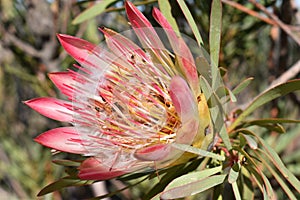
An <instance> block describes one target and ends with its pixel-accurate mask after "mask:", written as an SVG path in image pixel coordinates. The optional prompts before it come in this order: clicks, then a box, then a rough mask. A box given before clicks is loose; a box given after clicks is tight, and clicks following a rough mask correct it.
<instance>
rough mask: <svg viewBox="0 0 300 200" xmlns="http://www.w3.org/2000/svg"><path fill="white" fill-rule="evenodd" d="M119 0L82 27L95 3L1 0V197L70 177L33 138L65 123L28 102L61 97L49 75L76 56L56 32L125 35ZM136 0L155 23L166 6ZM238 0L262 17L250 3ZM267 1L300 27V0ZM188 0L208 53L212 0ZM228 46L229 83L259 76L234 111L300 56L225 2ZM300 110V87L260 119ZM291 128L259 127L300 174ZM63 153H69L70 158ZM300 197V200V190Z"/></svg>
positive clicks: (175, 9) (223, 58) (272, 29)
mask: <svg viewBox="0 0 300 200" xmlns="http://www.w3.org/2000/svg"><path fill="white" fill-rule="evenodd" d="M111 2H112V3H111V4H110V5H109V6H110V7H109V9H107V10H106V12H104V13H101V15H97V16H96V17H93V18H92V19H90V20H87V21H84V22H82V23H75V24H74V21H73V20H74V19H75V17H76V16H78V15H79V14H80V13H83V11H84V10H85V9H86V8H88V7H91V6H92V5H93V4H94V2H93V1H76V0H71V1H62V0H53V1H45V0H42V1H40V0H13V1H10V0H1V1H0V19H1V24H0V38H1V40H0V52H1V54H0V109H1V110H0V127H1V128H0V141H1V142H0V160H1V161H0V196H1V197H5V196H6V197H9V199H35V198H36V194H37V193H38V192H39V191H40V189H41V188H42V186H45V185H47V184H49V183H50V182H53V181H55V180H57V179H58V178H59V177H62V176H63V174H64V171H63V168H61V167H58V166H56V165H54V164H53V163H52V162H51V159H52V156H51V154H50V152H49V149H46V148H44V147H42V146H41V145H39V144H36V143H35V142H34V141H33V138H34V137H35V136H37V135H38V134H40V133H42V132H43V131H45V130H48V129H51V128H54V127H58V126H61V125H62V124H60V123H58V122H55V121H52V120H49V119H46V118H45V117H43V116H40V115H39V114H37V113H35V112H34V111H32V110H30V109H29V108H27V107H26V106H25V105H23V104H22V101H24V100H28V99H31V98H34V97H38V96H53V97H57V96H60V95H61V94H59V93H58V91H57V89H56V88H55V87H54V86H53V84H51V83H50V81H49V79H48V78H47V73H49V72H53V71H62V70H65V69H67V68H68V67H71V66H72V64H73V63H74V61H73V59H72V58H70V57H69V56H67V55H66V53H65V52H64V51H63V50H62V48H61V47H60V45H59V44H58V41H57V39H56V36H55V35H56V33H66V34H70V35H75V36H77V37H83V38H85V39H87V40H89V41H91V42H93V43H99V42H100V41H101V40H102V39H103V36H102V35H101V34H100V33H99V32H98V31H97V27H99V26H106V27H109V28H112V29H115V30H117V31H118V32H121V31H123V30H126V29H128V28H129V26H128V24H127V20H126V17H125V15H124V10H123V8H122V6H123V5H122V1H111ZM134 2H135V3H137V4H139V5H141V6H140V7H139V8H140V9H141V10H142V11H143V12H144V14H145V15H146V16H147V18H148V19H150V20H151V19H152V21H153V18H152V16H151V7H152V6H158V3H157V2H156V1H134ZM237 2H238V3H240V5H243V6H244V7H246V8H248V9H250V10H253V11H256V12H257V13H260V14H262V13H261V11H260V10H258V8H257V7H255V6H254V5H253V4H251V3H249V2H248V1H244V0H239V1H237ZM287 2H289V3H287ZM260 3H261V4H262V5H264V6H265V7H266V8H267V9H268V10H270V11H271V12H273V13H274V14H275V15H276V16H278V17H279V19H281V20H282V21H283V22H284V23H286V24H288V25H290V27H291V28H292V30H296V31H297V30H298V31H299V24H300V19H299V12H298V11H297V7H295V1H292V0H287V1H281V0H277V1H276V0H264V1H261V2H260ZM170 4H171V7H172V14H173V16H174V18H175V19H176V21H177V24H178V26H179V29H180V31H181V32H183V33H185V34H187V35H189V36H191V37H193V33H192V30H191V29H190V27H189V26H188V24H187V22H186V19H185V17H184V15H183V14H182V12H181V10H180V7H179V5H178V4H177V2H176V1H174V0H171V1H170ZM187 5H188V8H189V10H190V12H191V13H192V15H193V17H194V19H195V21H196V23H197V25H198V29H199V30H200V33H201V35H202V39H203V43H204V47H205V48H206V49H207V50H208V48H209V45H208V44H209V24H210V23H209V19H210V10H211V1H210V0H206V1H193V0H189V1H187ZM298 9H299V8H298ZM99 14H100V13H99ZM77 19H78V18H77ZM72 22H73V23H72ZM153 24H155V23H154V21H153ZM298 36H299V34H298ZM220 50H221V52H220V60H219V63H220V64H219V65H220V66H221V67H223V68H225V69H226V70H227V73H226V75H225V77H224V81H225V84H226V85H227V86H228V87H229V88H233V87H234V86H236V85H238V84H239V83H240V82H241V80H244V79H246V78H247V77H254V81H252V83H251V85H250V86H249V87H248V88H247V90H246V91H244V92H243V93H241V94H240V95H238V100H239V101H238V102H237V105H231V106H230V108H229V109H230V110H231V109H232V108H236V107H237V108H238V107H242V106H243V105H244V104H245V103H246V102H248V100H249V99H251V98H253V97H254V96H256V95H257V94H258V93H259V92H260V91H263V90H264V89H265V88H267V87H268V86H269V85H270V84H271V83H272V81H274V80H276V78H278V77H279V76H280V75H282V74H283V73H284V72H286V71H287V70H288V69H289V68H290V67H291V66H293V65H294V64H295V63H296V62H297V61H298V60H299V59H300V53H299V52H300V49H299V45H298V44H297V43H296V42H295V41H294V40H293V39H291V38H290V37H289V36H288V35H286V34H285V32H284V31H282V30H281V29H280V28H278V26H274V25H270V24H268V23H266V22H264V21H262V20H260V19H258V18H256V17H253V16H251V15H249V13H245V12H243V11H241V10H239V9H237V8H234V7H232V6H230V5H228V4H223V17H222V34H221V47H220ZM296 77H298V78H299V74H294V78H296ZM299 108H300V95H299V92H298V93H297V92H295V93H292V94H290V95H288V96H286V97H283V98H280V99H278V100H275V101H272V103H270V104H268V105H267V106H264V107H263V108H262V109H260V110H259V111H257V112H255V113H254V114H253V115H252V118H253V119H255V118H271V117H286V118H290V119H299V117H300V113H299ZM232 114H234V113H232ZM284 128H285V129H286V133H284V134H278V133H276V132H274V131H273V132H271V131H269V130H268V129H262V128H257V127H254V128H253V130H252V131H253V132H255V133H257V134H258V135H259V136H260V137H262V138H264V140H265V141H266V142H267V143H269V144H270V145H271V146H272V147H273V148H274V149H275V150H276V151H277V153H278V154H279V155H281V157H282V159H283V161H284V162H285V163H287V168H288V169H290V170H291V172H292V173H293V174H295V175H296V176H297V177H298V178H299V177H300V170H299V169H300V160H299V155H300V148H299V147H300V128H299V125H293V124H291V125H284ZM257 156H258V155H257ZM57 157H58V158H66V155H63V154H62V155H57ZM270 173H272V172H270ZM266 175H269V174H268V173H266ZM249 180H250V179H248V181H249ZM151 181H153V182H155V181H154V180H151ZM270 182H271V184H272V185H273V187H274V188H275V189H278V188H279V185H278V184H277V183H276V181H274V180H273V179H271V181H270ZM108 184H109V187H108V188H112V189H120V187H122V186H123V185H121V186H120V184H121V183H118V182H116V181H111V182H109V183H108ZM150 184H152V183H150ZM148 188H149V185H147V184H146V185H145V183H143V184H142V185H140V186H139V187H137V188H134V189H133V190H132V193H128V192H127V193H126V192H123V193H122V194H121V195H120V197H119V198H123V199H137V198H138V197H140V196H143V195H145V194H146V192H147V189H148ZM148 192H149V191H148ZM74 194H75V196H76V197H74ZM80 195H86V196H80ZM276 195H277V198H278V199H285V198H286V196H285V195H284V194H283V192H281V191H280V190H278V193H276ZM92 196H93V194H92V192H91V190H79V189H78V190H74V189H72V188H71V189H68V190H63V192H55V193H53V194H50V195H47V196H45V197H41V198H45V199H52V198H54V199H70V198H71V197H73V199H81V198H84V197H92ZM297 197H298V198H300V197H299V195H298V196H297ZM190 199H191V198H190ZM195 199H197V197H195Z"/></svg>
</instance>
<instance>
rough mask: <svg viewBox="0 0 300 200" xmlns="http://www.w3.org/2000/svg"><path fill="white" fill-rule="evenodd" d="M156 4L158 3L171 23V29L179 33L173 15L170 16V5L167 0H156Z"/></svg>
mask: <svg viewBox="0 0 300 200" xmlns="http://www.w3.org/2000/svg"><path fill="white" fill-rule="evenodd" d="M158 5H159V9H160V11H161V12H162V14H163V15H164V16H165V17H166V19H167V20H168V22H169V23H170V24H171V26H172V28H173V30H174V31H175V32H176V34H180V32H179V28H178V26H177V23H176V21H175V19H174V17H173V16H172V12H171V6H170V3H169V1H166V0H158Z"/></svg>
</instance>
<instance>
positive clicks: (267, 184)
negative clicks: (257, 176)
mask: <svg viewBox="0 0 300 200" xmlns="http://www.w3.org/2000/svg"><path fill="white" fill-rule="evenodd" d="M261 177H262V179H263V181H264V183H265V184H264V186H265V187H266V192H267V197H268V198H267V199H275V196H274V190H273V188H272V185H271V183H270V181H269V180H268V178H267V177H266V175H264V174H263V173H261Z"/></svg>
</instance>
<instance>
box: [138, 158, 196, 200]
mask: <svg viewBox="0 0 300 200" xmlns="http://www.w3.org/2000/svg"><path fill="white" fill-rule="evenodd" d="M200 162H201V160H195V161H193V162H191V163H189V164H188V165H178V166H174V167H171V168H169V169H165V170H164V171H165V174H164V175H163V176H160V181H159V183H158V184H156V185H154V186H153V187H152V188H151V189H150V191H148V192H147V194H145V195H144V196H143V197H142V199H143V200H148V199H151V198H152V197H154V196H155V195H157V194H158V193H160V192H162V191H163V190H164V188H165V187H166V186H167V185H168V184H169V183H170V182H171V181H173V180H174V179H176V178H177V177H180V176H182V175H184V174H186V173H188V172H191V171H194V170H195V169H196V168H197V167H198V166H199V164H200Z"/></svg>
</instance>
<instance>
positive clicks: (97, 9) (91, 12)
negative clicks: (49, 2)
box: [72, 0, 116, 25]
mask: <svg viewBox="0 0 300 200" xmlns="http://www.w3.org/2000/svg"><path fill="white" fill-rule="evenodd" d="M115 1H116V0H105V1H101V2H99V3H97V4H95V5H93V6H92V7H90V8H87V9H86V10H84V11H83V12H82V13H80V14H79V15H78V16H77V17H76V18H75V19H74V20H73V21H72V24H74V25H75V24H80V23H82V22H84V21H86V20H88V19H91V18H93V17H95V16H97V15H100V14H101V13H103V12H104V11H105V9H106V7H107V6H108V5H110V4H111V3H113V2H115Z"/></svg>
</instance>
